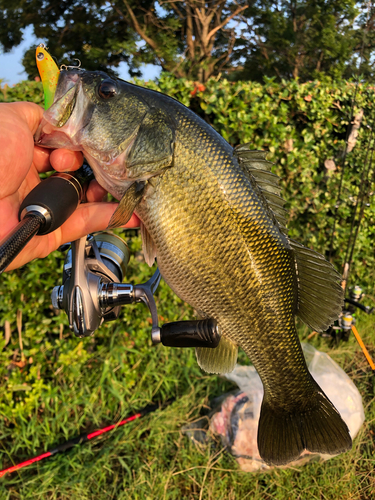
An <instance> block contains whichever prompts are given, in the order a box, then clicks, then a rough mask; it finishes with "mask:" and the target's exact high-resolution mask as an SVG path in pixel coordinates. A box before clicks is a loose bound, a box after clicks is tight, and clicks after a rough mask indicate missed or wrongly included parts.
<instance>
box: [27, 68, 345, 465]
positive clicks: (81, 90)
mask: <svg viewBox="0 0 375 500" xmlns="http://www.w3.org/2000/svg"><path fill="white" fill-rule="evenodd" d="M35 140H36V143H37V144H39V145H41V146H46V147H53V148H56V147H65V148H68V149H72V150H80V151H83V154H84V156H85V157H86V159H87V160H88V162H89V164H90V165H91V167H92V169H93V170H94V173H95V176H96V179H97V180H98V182H99V183H100V184H101V185H102V186H103V187H104V188H106V189H107V190H108V191H109V192H110V193H112V194H113V195H114V196H115V197H116V198H117V199H119V200H121V202H120V205H119V207H118V208H117V210H116V212H115V214H114V215H113V217H112V219H111V221H110V226H111V227H116V226H120V225H122V224H125V223H126V222H127V220H128V219H129V218H130V216H131V214H132V212H133V211H135V213H136V214H137V215H138V217H139V218H140V219H141V221H142V225H141V234H142V240H143V248H144V255H145V258H146V260H147V262H148V263H149V264H150V265H151V264H152V263H153V262H154V259H155V257H157V262H158V266H159V269H160V272H161V274H162V276H163V278H164V280H165V281H166V282H167V283H168V285H169V286H170V287H171V288H172V290H173V291H174V292H175V293H176V294H177V295H178V296H179V297H180V298H181V299H183V300H185V301H186V302H188V303H189V304H190V305H192V306H193V307H194V308H195V309H196V310H197V311H199V314H200V315H201V316H202V317H208V318H214V319H215V320H216V321H217V322H218V325H219V329H220V333H221V341H220V344H219V346H218V347H217V348H216V349H206V348H199V349H197V350H196V354H197V359H198V363H199V365H200V366H201V367H202V369H204V370H206V371H208V372H211V373H226V372H230V371H232V370H233V368H234V366H235V363H236V360H237V350H238V346H240V347H241V348H242V349H243V350H244V351H245V352H246V354H247V355H248V357H249V358H250V360H251V361H252V363H253V364H254V366H255V368H256V369H257V371H258V373H259V375H260V377H261V379H262V382H263V385H264V399H263V403H262V409H261V415H260V421H259V431H258V445H259V451H260V455H261V456H262V458H263V459H264V460H265V461H266V462H267V463H268V464H275V465H281V464H287V463H288V462H290V461H292V460H294V459H297V458H298V457H299V456H300V454H301V453H302V452H303V451H304V449H307V450H309V451H311V452H319V453H328V454H338V453H341V452H344V451H346V450H348V449H349V448H350V447H351V438H350V435H349V431H348V428H347V426H346V424H345V423H344V422H343V420H342V419H341V417H340V415H339V413H338V412H337V410H336V409H335V408H334V406H333V405H332V403H331V402H330V401H329V400H328V398H327V397H326V396H325V394H324V393H323V391H322V390H321V388H320V387H319V386H318V384H317V383H316V382H315V381H314V379H313V378H312V377H311V375H310V373H309V371H308V369H307V367H306V363H305V360H304V357H303V354H302V350H301V346H300V343H299V340H298V336H297V333H296V328H295V319H294V316H295V315H297V316H299V317H300V318H301V319H302V320H303V321H304V322H305V323H306V324H307V325H309V326H310V327H311V328H314V329H315V330H318V331H322V330H324V329H326V328H327V327H328V326H329V325H330V324H332V323H333V321H334V320H335V319H336V318H337V316H338V314H339V313H340V311H341V307H342V303H343V291H342V289H341V287H340V276H339V274H338V273H337V272H336V271H335V270H334V268H333V267H332V266H331V264H329V263H328V262H327V261H326V260H325V259H324V258H323V257H322V256H321V255H320V254H318V253H316V252H314V251H312V250H310V249H308V248H305V247H303V246H302V245H300V244H299V243H297V242H295V241H293V240H291V239H289V238H288V236H287V233H286V230H285V215H286V214H285V210H284V208H283V206H284V203H283V200H282V198H281V197H280V189H279V187H278V178H277V177H276V176H275V175H274V174H272V173H271V164H270V163H269V162H268V161H267V160H266V153H265V152H263V151H252V150H250V148H249V147H248V145H243V146H240V147H237V148H233V147H231V146H230V145H229V144H228V143H227V142H226V141H225V140H224V139H223V138H222V137H221V136H220V135H219V134H218V133H217V132H215V130H214V129H213V128H211V127H210V126H209V125H208V124H207V123H205V122H204V121H203V120H202V119H201V118H199V117H198V116H197V115H195V114H194V113H193V112H192V111H190V110H189V109H188V108H186V107H185V106H183V105H182V104H180V103H179V102H178V101H176V100H174V99H172V98H170V97H168V96H166V95H163V94H160V93H158V92H154V91H151V90H148V89H144V88H141V87H138V86H136V85H132V84H130V83H127V82H124V81H122V80H119V79H115V78H110V77H109V76H108V75H106V74H105V73H102V72H89V71H84V70H71V71H61V74H60V78H59V81H58V86H57V90H56V94H55V98H54V103H53V105H52V106H51V107H50V108H49V109H48V110H47V111H46V112H45V113H44V117H43V120H42V122H41V124H40V127H39V129H38V132H37V134H36V137H35Z"/></svg>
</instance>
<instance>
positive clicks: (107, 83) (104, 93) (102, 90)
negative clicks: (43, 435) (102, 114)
mask: <svg viewBox="0 0 375 500" xmlns="http://www.w3.org/2000/svg"><path fill="white" fill-rule="evenodd" d="M98 94H99V96H100V97H101V98H102V99H110V98H111V97H114V96H115V95H116V94H117V85H116V84H115V83H114V82H113V81H111V80H104V81H103V82H101V83H100V85H99V88H98Z"/></svg>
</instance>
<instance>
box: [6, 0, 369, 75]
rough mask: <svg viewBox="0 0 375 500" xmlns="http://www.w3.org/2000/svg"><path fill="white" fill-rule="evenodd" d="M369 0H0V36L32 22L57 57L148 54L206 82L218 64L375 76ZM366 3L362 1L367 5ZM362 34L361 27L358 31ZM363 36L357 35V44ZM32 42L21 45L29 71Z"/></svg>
mask: <svg viewBox="0 0 375 500" xmlns="http://www.w3.org/2000/svg"><path fill="white" fill-rule="evenodd" d="M373 3H374V2H365V3H363V4H360V3H358V2H356V1H355V0H276V1H271V0H209V1H204V0H61V1H57V0H44V1H43V2H42V3H40V1H38V2H37V1H36V0H12V2H9V0H0V8H1V9H2V13H3V15H2V17H0V45H2V47H3V49H4V50H5V51H7V50H10V49H12V48H13V47H14V46H16V45H18V44H19V43H20V41H21V39H22V30H23V29H24V28H26V27H27V26H30V25H32V26H33V27H34V32H35V34H36V36H37V37H38V38H40V39H41V40H44V41H45V43H46V44H47V46H48V47H49V50H50V52H51V54H52V55H54V56H55V57H56V58H57V60H58V61H59V62H60V63H67V62H68V61H71V62H72V61H73V59H74V58H78V59H80V60H81V62H82V66H83V67H84V68H86V69H102V70H106V71H108V70H109V71H111V69H112V70H115V69H116V68H117V67H118V65H119V64H120V63H121V62H122V61H125V62H126V63H127V64H128V65H129V71H130V74H131V75H132V76H135V75H137V76H138V75H140V67H141V64H142V63H153V64H157V65H159V66H161V68H162V69H163V70H165V71H168V72H170V73H172V74H174V75H175V76H176V77H178V78H181V77H186V78H189V79H193V80H199V81H200V82H205V81H206V80H207V79H208V78H210V77H212V76H215V77H216V76H218V75H220V74H221V73H224V74H226V75H227V76H229V77H230V78H233V79H239V78H242V79H250V80H258V81H263V78H264V76H268V77H274V78H275V79H277V80H281V79H283V78H284V79H291V78H299V79H300V81H307V80H311V79H313V78H322V77H323V76H324V75H326V76H329V77H331V78H338V77H350V76H352V74H353V72H357V67H358V64H359V61H360V60H361V61H362V66H361V68H360V71H361V72H363V73H364V75H365V77H366V78H367V79H373V78H374V69H373V56H374V48H375V30H374V27H375V26H374V22H375V7H374V5H373ZM368 6H369V8H368ZM363 34H365V37H364V38H363ZM363 40H365V44H363ZM34 54H35V48H34V47H33V48H31V49H30V50H29V51H28V52H27V53H26V55H25V58H24V65H25V68H26V71H27V72H28V74H29V76H30V78H33V77H34V76H36V74H37V73H36V67H35V61H34Z"/></svg>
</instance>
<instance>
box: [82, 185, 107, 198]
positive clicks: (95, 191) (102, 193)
mask: <svg viewBox="0 0 375 500" xmlns="http://www.w3.org/2000/svg"><path fill="white" fill-rule="evenodd" d="M107 194H108V192H107V191H106V190H105V189H104V188H102V186H101V185H100V184H99V183H98V181H95V180H94V181H91V182H90V185H89V187H88V189H87V192H86V199H87V201H91V202H92V201H103V199H104V198H105V197H106V196H107Z"/></svg>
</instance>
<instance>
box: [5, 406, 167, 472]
mask: <svg viewBox="0 0 375 500" xmlns="http://www.w3.org/2000/svg"><path fill="white" fill-rule="evenodd" d="M173 401H174V399H169V400H168V401H166V402H165V403H164V404H152V405H147V406H146V407H145V408H143V409H142V410H140V411H138V412H137V413H134V414H133V415H130V416H129V417H126V418H125V419H123V420H120V421H119V422H117V423H116V424H112V425H108V426H106V427H102V428H101V429H96V430H94V431H93V432H90V433H83V434H80V435H79V436H76V437H74V438H72V439H69V440H67V441H64V442H63V443H61V444H59V445H57V446H55V447H54V448H52V449H51V450H49V451H46V452H45V453H41V454H40V455H37V456H35V457H33V458H29V459H28V460H25V461H24V462H21V463H19V464H16V465H12V466H11V467H8V468H6V469H3V470H0V477H2V476H4V475H5V474H10V473H12V472H15V471H16V470H19V469H23V468H24V467H27V466H29V465H31V464H33V463H35V462H39V461H40V460H44V459H45V458H49V457H52V456H53V455H56V454H57V453H63V452H65V451H67V450H69V449H71V448H73V447H74V446H76V445H81V444H83V443H86V442H87V441H91V439H95V438H97V437H98V436H102V435H103V434H106V433H107V432H110V431H113V430H116V429H118V428H119V427H122V426H124V425H126V424H129V423H130V422H134V420H138V419H139V418H141V417H144V416H145V415H147V414H149V413H153V412H154V411H156V410H158V409H163V408H165V407H166V406H167V405H169V404H171V403H172V402H173Z"/></svg>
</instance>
